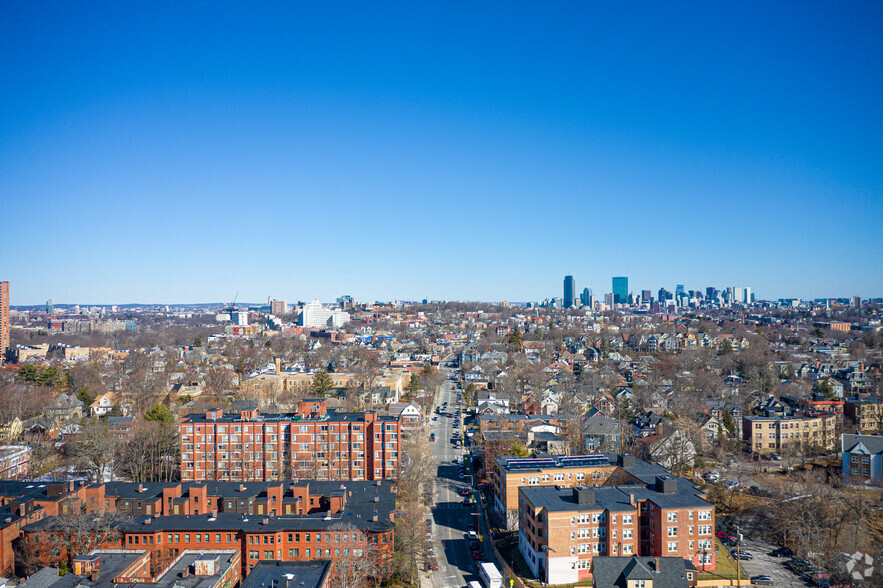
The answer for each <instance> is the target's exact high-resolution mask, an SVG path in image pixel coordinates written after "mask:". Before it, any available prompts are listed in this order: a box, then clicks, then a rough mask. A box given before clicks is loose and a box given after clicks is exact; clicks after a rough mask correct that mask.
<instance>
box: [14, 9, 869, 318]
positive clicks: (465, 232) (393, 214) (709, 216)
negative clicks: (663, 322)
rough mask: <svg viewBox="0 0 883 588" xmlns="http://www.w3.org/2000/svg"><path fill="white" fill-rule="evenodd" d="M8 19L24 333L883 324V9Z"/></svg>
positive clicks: (106, 12) (158, 12) (60, 12)
mask: <svg viewBox="0 0 883 588" xmlns="http://www.w3.org/2000/svg"><path fill="white" fill-rule="evenodd" d="M0 11H2V15H3V18H2V19H0V50H2V51H3V54H4V55H5V56H6V59H4V60H3V62H2V63H0V100H2V102H3V104H4V108H3V109H2V111H0V129H2V131H0V162H2V163H0V166H2V169H3V172H4V173H2V174H0V204H2V206H3V209H2V211H3V212H2V214H0V247H2V249H3V250H4V251H5V252H7V254H5V255H4V256H2V258H0V279H2V280H9V281H10V282H11V284H12V289H11V301H10V302H11V304H12V305H13V306H15V305H25V304H41V303H43V302H44V301H45V300H46V299H50V298H51V299H53V300H61V301H77V300H80V301H88V302H89V303H93V304H114V303H117V304H124V303H131V302H143V301H147V302H154V301H155V302H156V303H168V304H173V303H192V302H198V301H201V300H218V299H223V298H225V297H226V298H228V299H231V298H233V296H234V295H235V294H236V292H239V293H240V298H241V299H246V300H262V299H264V298H265V297H266V296H267V295H268V294H269V295H272V296H274V297H276V298H280V299H303V300H311V299H313V298H318V299H320V300H326V301H327V300H333V299H334V298H335V297H336V296H338V295H340V293H342V292H347V293H350V294H352V295H353V297H354V298H356V299H359V300H393V299H410V300H420V299H423V298H429V299H445V300H462V299H468V300H488V301H491V300H541V299H543V298H546V297H549V296H551V295H554V293H555V292H561V289H560V288H561V287H560V284H561V276H562V275H565V274H572V275H574V276H576V278H577V290H578V291H581V289H582V287H584V286H587V285H588V286H589V287H592V288H593V290H594V291H595V292H596V293H597V294H596V296H602V295H603V293H606V290H607V286H608V285H609V280H610V277H611V276H620V275H625V276H629V277H630V280H631V283H632V284H633V285H634V286H635V287H636V288H635V290H634V291H640V289H642V288H647V287H650V288H651V289H652V290H653V291H655V290H656V289H657V288H658V287H659V286H664V287H665V288H667V289H672V288H674V287H675V285H676V283H684V284H686V285H687V287H688V288H704V287H705V286H707V285H716V286H717V287H719V288H720V287H723V286H724V285H725V284H751V285H752V287H753V290H754V292H756V294H757V296H758V298H765V299H777V298H785V297H795V298H804V299H813V298H823V297H846V296H852V295H860V296H862V297H865V298H867V297H877V296H881V295H883V272H881V271H879V268H881V267H883V237H881V232H880V230H879V227H880V226H881V220H883V173H881V170H880V167H879V165H878V162H879V161H880V160H881V158H883V144H881V142H880V140H879V137H880V136H881V135H883V132H881V131H883V112H881V111H880V109H879V108H878V107H877V105H878V104H879V103H880V98H881V94H883V71H881V70H880V68H879V67H877V66H876V65H874V64H877V63H880V62H881V61H883V38H881V36H880V35H879V29H880V26H881V23H883V5H880V4H879V3H870V4H868V3H840V4H836V5H835V4H813V5H811V6H807V5H805V4H803V3H798V2H784V3H776V4H769V3H762V2H748V3H744V4H739V5H713V6H709V5H706V4H699V3H696V4H691V3H687V4H681V5H675V6H652V5H649V6H643V7H642V9H641V10H632V9H630V8H629V7H627V6H623V5H610V6H604V5H592V4H588V5H587V4H580V3H572V4H561V5H556V6H540V5H515V6H513V5H510V4H501V3H500V4H498V3H485V4H480V5H477V6H470V7H469V9H468V10H467V9H466V8H465V7H464V8H458V7H450V6H445V7H441V6H432V5H415V6H399V5H388V4H372V5H371V6H370V7H369V6H359V5H352V6H349V7H348V8H347V9H346V10H342V9H340V7H338V6H329V5H315V6H313V5H311V6H289V5H278V6H272V5H270V6H266V5H265V6H260V7H251V8H250V9H249V10H248V11H242V10H241V9H239V8H237V7H235V5H232V4H225V3H219V4H217V5H213V8H212V10H211V11H207V10H201V9H200V8H199V7H197V6H187V5H170V6H151V7H132V6H124V5H112V6H101V7H97V6H86V7H81V6H70V5H64V4H61V5H53V7H52V9H51V10H48V9H46V7H44V6H43V5H42V4H41V3H38V2H35V3H10V4H6V5H4V7H3V8H2V9H0ZM183 31H186V34H185V33H183ZM585 237H588V239H585ZM583 240H588V241H589V243H590V245H589V247H582V246H577V244H580V245H581V244H582V241H583ZM672 278H676V279H677V282H676V283H675V282H673V281H672ZM553 285H554V286H553Z"/></svg>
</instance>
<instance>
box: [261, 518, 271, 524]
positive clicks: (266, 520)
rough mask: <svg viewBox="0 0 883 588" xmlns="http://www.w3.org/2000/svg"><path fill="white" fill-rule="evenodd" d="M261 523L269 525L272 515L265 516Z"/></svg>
mask: <svg viewBox="0 0 883 588" xmlns="http://www.w3.org/2000/svg"><path fill="white" fill-rule="evenodd" d="M261 524H262V525H269V524H270V517H264V518H263V520H261Z"/></svg>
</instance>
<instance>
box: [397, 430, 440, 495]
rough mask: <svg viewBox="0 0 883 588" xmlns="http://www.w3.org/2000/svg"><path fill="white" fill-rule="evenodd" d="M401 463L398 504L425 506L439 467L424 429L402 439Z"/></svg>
mask: <svg viewBox="0 0 883 588" xmlns="http://www.w3.org/2000/svg"><path fill="white" fill-rule="evenodd" d="M400 463H401V471H400V473H399V484H398V492H397V500H398V502H399V503H400V504H408V503H414V504H421V505H422V504H425V503H426V495H427V490H429V489H430V488H432V482H433V479H434V478H435V475H436V471H437V467H438V466H437V463H436V459H435V455H434V454H433V453H432V446H431V445H430V443H429V438H428V436H427V433H426V431H425V430H424V429H422V428H418V429H416V430H414V431H413V432H411V433H410V434H409V435H408V436H407V437H403V438H402V442H401V461H400Z"/></svg>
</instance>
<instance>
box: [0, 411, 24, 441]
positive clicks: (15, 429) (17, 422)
mask: <svg viewBox="0 0 883 588" xmlns="http://www.w3.org/2000/svg"><path fill="white" fill-rule="evenodd" d="M23 429H24V425H23V424H22V422H21V419H20V418H18V417H15V418H14V419H13V420H11V421H9V422H8V423H4V424H2V425H0V442H3V443H9V442H11V441H14V440H16V439H18V437H19V436H20V435H21V432H22V430H23Z"/></svg>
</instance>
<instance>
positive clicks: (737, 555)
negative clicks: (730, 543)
mask: <svg viewBox="0 0 883 588" xmlns="http://www.w3.org/2000/svg"><path fill="white" fill-rule="evenodd" d="M732 553H733V558H735V559H744V560H750V559H754V556H753V555H751V554H750V553H748V552H747V551H744V550H742V551H736V550H735V549H734V550H733V552H732Z"/></svg>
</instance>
